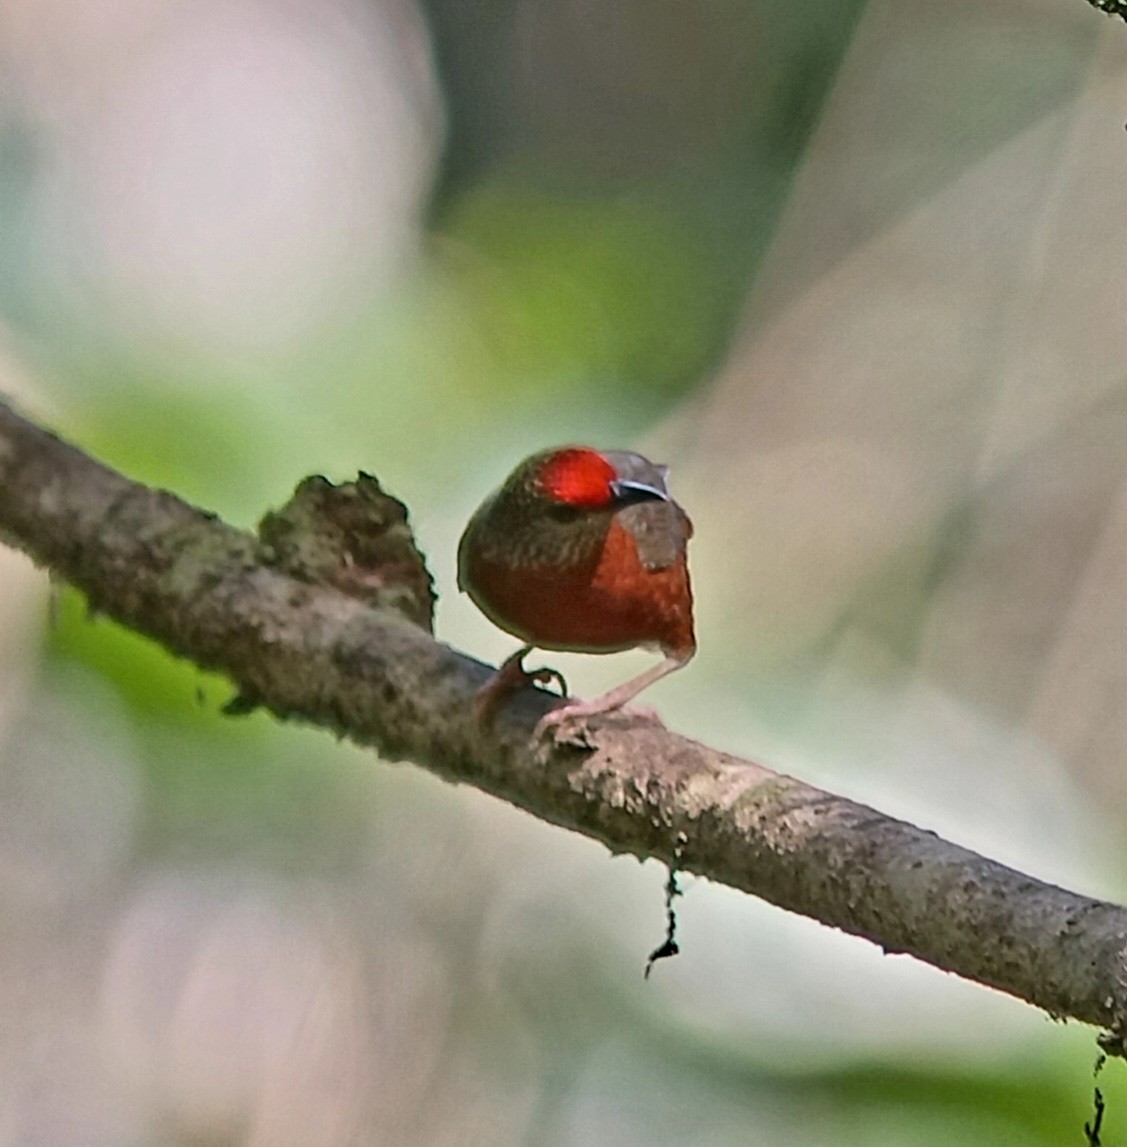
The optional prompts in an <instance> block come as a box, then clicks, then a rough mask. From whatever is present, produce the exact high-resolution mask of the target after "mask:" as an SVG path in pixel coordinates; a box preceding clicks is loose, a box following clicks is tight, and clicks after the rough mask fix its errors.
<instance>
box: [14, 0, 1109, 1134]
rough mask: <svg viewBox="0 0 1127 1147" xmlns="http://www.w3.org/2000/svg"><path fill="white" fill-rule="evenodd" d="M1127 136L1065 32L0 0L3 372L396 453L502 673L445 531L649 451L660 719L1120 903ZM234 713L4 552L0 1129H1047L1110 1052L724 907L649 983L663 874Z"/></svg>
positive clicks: (108, 452)
mask: <svg viewBox="0 0 1127 1147" xmlns="http://www.w3.org/2000/svg"><path fill="white" fill-rule="evenodd" d="M1125 119H1127V26H1124V25H1123V24H1122V23H1121V22H1113V21H1109V20H1107V19H1105V18H1103V17H1101V16H1100V15H1099V14H1098V13H1096V12H1094V11H1093V10H1092V9H1090V8H1089V7H1088V5H1087V4H1085V3H1083V0H986V2H983V0H975V2H973V3H972V2H970V0H946V2H945V3H942V4H935V3H933V2H930V0H894V2H893V0H867V2H864V0H822V2H821V3H819V4H795V3H793V2H792V0H756V2H755V3H732V2H728V0H701V2H700V3H694V4H686V3H681V2H677V0H616V2H615V3H613V4H610V3H604V4H599V3H591V2H587V0H486V2H482V3H467V2H466V0H419V2H418V3H412V2H411V0H269V2H267V0H226V2H224V3H203V4H201V3H198V2H195V3H188V2H187V0H4V3H3V4H0V391H2V392H4V393H6V394H8V395H10V396H14V397H16V398H17V399H18V400H19V401H20V402H21V403H22V405H23V406H24V408H25V409H26V410H28V411H30V412H31V413H33V414H34V415H36V416H38V417H39V418H40V419H41V420H42V421H44V422H47V423H49V424H50V425H52V426H54V427H56V428H58V429H59V430H60V431H62V432H63V433H65V434H67V435H69V436H71V437H73V438H74V439H76V440H77V441H79V442H80V443H82V444H83V445H84V446H85V447H86V448H88V449H89V450H91V451H92V452H94V453H96V454H97V455H99V456H100V457H102V458H104V459H105V460H106V461H107V462H109V463H111V464H113V465H116V466H118V467H120V468H121V469H123V470H125V471H126V472H127V473H129V474H130V475H132V476H133V477H135V478H138V479H140V480H143V481H145V482H149V483H155V484H159V485H163V486H166V487H168V488H171V489H173V490H175V491H176V492H178V493H180V494H181V495H183V496H185V497H187V498H189V499H191V500H193V501H196V502H198V503H200V504H201V505H204V506H207V507H209V508H211V509H214V510H216V511H218V512H220V513H221V514H223V515H224V516H225V517H227V518H228V519H230V520H232V521H233V522H236V523H238V524H240V525H243V526H250V525H252V524H253V523H254V522H255V521H256V520H257V518H258V517H259V516H260V515H261V514H262V513H263V512H264V511H265V510H266V509H267V508H268V507H271V506H276V505H278V504H280V503H281V502H283V501H284V500H285V499H286V497H287V496H288V494H289V492H290V491H291V489H292V487H293V486H294V485H295V484H296V482H297V481H298V480H299V479H300V478H301V477H303V476H304V475H306V474H309V473H311V472H318V471H320V472H324V473H326V474H328V475H329V476H331V477H333V478H335V479H346V478H349V477H351V476H353V475H354V473H355V471H356V470H357V469H358V468H364V469H367V470H370V471H373V472H374V473H376V474H377V475H378V476H379V477H380V479H381V480H382V481H383V482H385V483H386V484H387V486H388V487H389V488H390V489H391V490H392V491H393V492H395V493H396V494H397V495H399V496H400V497H401V498H403V499H404V500H405V501H406V502H407V503H408V504H409V505H410V506H411V509H412V514H413V521H414V524H415V527H416V530H417V533H418V537H419V540H420V544H421V546H422V548H423V550H424V552H425V553H426V554H427V555H428V558H429V560H430V563H431V567H432V569H433V570H434V572H435V574H436V576H437V579H438V588H439V590H440V592H441V593H442V600H441V601H440V604H439V614H438V632H439V635H440V637H441V638H443V639H444V640H446V641H449V642H451V643H452V644H454V645H456V646H459V647H461V648H464V649H466V650H468V651H471V652H472V653H474V654H475V655H477V656H479V657H482V658H486V659H493V660H496V659H499V658H501V657H503V656H505V655H506V654H507V653H508V652H510V651H511V650H512V648H513V642H512V641H511V640H510V639H509V638H507V637H505V635H503V634H500V633H498V632H497V631H495V630H493V629H492V628H491V627H490V626H489V625H488V623H487V622H486V621H485V620H484V619H483V618H481V617H480V616H479V615H478V614H477V613H476V612H475V611H474V609H473V608H472V606H470V605H469V604H468V603H467V602H466V601H465V600H464V599H462V598H460V597H459V595H458V593H457V591H456V588H455V585H454V577H453V568H454V567H453V554H454V549H455V545H456V541H457V537H458V534H459V532H460V529H461V527H462V525H463V523H464V521H465V520H466V518H467V517H468V515H469V513H470V512H471V510H472V508H473V507H474V506H475V505H476V504H477V502H478V501H479V500H480V499H481V498H482V496H483V495H484V494H485V493H486V492H487V491H488V490H489V489H490V488H492V487H493V486H494V485H495V484H496V483H497V482H498V481H499V480H500V479H501V478H502V477H503V476H504V474H505V473H507V472H508V470H509V469H510V468H511V467H512V465H513V464H514V463H515V462H516V461H517V460H518V459H520V458H521V457H523V456H524V455H525V454H527V453H529V452H530V451H532V450H533V449H536V448H539V447H541V446H543V445H546V444H551V443H559V442H566V441H582V442H591V443H593V444H596V445H604V446H625V447H633V448H636V449H641V450H643V451H645V452H647V453H649V454H650V455H651V456H653V457H655V458H656V459H658V460H661V461H667V462H669V463H671V464H672V466H673V482H674V489H675V491H676V493H677V495H678V497H679V498H680V500H681V501H682V502H683V503H684V504H685V505H686V506H687V507H688V508H689V510H690V512H691V513H692V515H693V517H694V519H695V521H696V528H697V534H696V539H695V540H694V543H693V548H692V562H693V571H694V577H695V582H696V587H697V595H698V599H699V614H698V630H699V634H700V641H701V651H700V653H699V655H698V657H697V659H696V661H695V662H694V663H693V665H692V666H691V668H690V669H688V670H686V671H685V672H684V673H678V674H676V675H674V676H673V677H672V678H670V679H669V680H668V681H666V682H663V683H662V684H661V685H660V686H659V687H658V688H656V689H655V690H654V691H653V695H652V697H650V698H648V700H650V701H652V703H654V704H655V705H657V706H658V707H659V708H660V709H661V710H662V712H663V714H664V716H665V718H666V720H667V721H668V723H669V724H670V725H671V726H672V727H674V728H676V729H678V730H680V731H683V732H685V733H687V734H689V735H692V736H697V737H700V738H703V739H706V740H708V741H709V742H710V743H713V744H715V745H717V746H719V747H722V748H725V749H728V750H731V751H734V752H737V753H741V754H744V755H749V756H753V757H755V758H757V759H761V760H764V761H765V762H767V763H769V764H772V765H774V766H775V767H777V768H780V769H782V770H783V771H786V772H790V773H794V774H797V775H799V776H801V777H803V778H804V779H806V780H808V781H811V782H813V783H815V784H819V785H823V786H826V787H830V788H832V789H834V790H835V791H838V792H841V793H844V794H847V795H849V796H852V797H855V798H857V799H860V800H862V801H865V802H866V803H870V804H873V805H876V806H877V807H879V808H881V809H882V810H884V811H886V812H888V813H891V814H894V815H898V816H902V817H905V818H907V819H910V820H913V821H915V822H917V823H920V824H922V825H924V826H926V827H928V828H932V829H935V830H936V831H939V832H941V833H943V834H945V835H947V836H949V837H950V838H952V839H954V840H956V841H958V842H959V843H961V844H964V845H967V846H969V847H972V848H975V849H978V850H980V851H983V852H985V853H987V854H989V855H991V856H993V857H995V858H997V859H999V860H1002V861H1004V862H1007V863H1010V864H1013V865H1015V866H1018V867H1020V868H1023V869H1025V870H1027V871H1029V872H1031V873H1033V874H1035V875H1036V876H1038V877H1041V878H1043V879H1047V880H1050V881H1053V882H1055V883H1060V884H1064V885H1067V886H1070V887H1073V888H1075V889H1077V890H1078V891H1082V892H1086V893H1090V894H1095V895H1103V896H1108V897H1112V898H1117V899H1120V900H1123V899H1124V898H1127V864H1125V860H1127V768H1124V765H1123V761H1124V757H1125V750H1127V595H1125V594H1124V593H1123V569H1124V566H1125V563H1127V482H1125V479H1127V451H1125V450H1124V445H1123V444H1124V441H1125V440H1127V389H1125V387H1124V378H1125V367H1124V363H1127V316H1125V312H1124V306H1123V299H1124V292H1123V287H1122V276H1123V268H1124V267H1125V266H1127V222H1125V221H1127V134H1125V132H1124V121H1125ZM553 661H554V662H555V663H557V664H559V665H560V667H561V668H562V669H564V670H565V671H566V672H567V673H568V676H569V680H571V682H572V684H573V687H574V688H575V689H576V690H577V691H578V692H580V693H587V694H590V693H594V692H596V691H598V690H599V689H600V688H602V687H604V686H605V685H606V684H608V683H610V682H611V681H615V680H622V679H623V678H624V677H625V676H627V675H628V674H629V673H631V672H634V671H636V670H637V668H638V667H639V666H640V665H642V664H645V663H646V655H644V654H637V655H635V654H627V655H621V656H619V657H615V658H606V659H598V658H562V657H561V658H559V659H558V660H557V659H553ZM230 692H231V691H230V689H229V687H228V686H227V685H226V684H225V683H224V682H223V681H221V680H218V679H214V678H210V677H206V676H204V675H202V674H199V673H197V672H196V671H195V670H194V669H193V668H191V667H190V666H188V665H185V664H183V663H179V662H175V661H173V660H172V659H171V658H169V657H168V656H166V655H165V654H164V653H162V652H161V651H160V650H158V649H156V648H155V647H153V646H152V645H150V644H148V643H147V642H145V641H142V640H140V639H137V638H134V637H132V636H131V635H129V634H127V633H125V632H123V631H122V630H120V629H118V628H117V627H115V626H114V625H113V624H110V623H108V622H105V621H100V620H98V621H96V620H92V619H91V618H89V617H88V616H87V614H86V612H85V609H84V605H83V602H82V601H81V599H80V598H79V597H78V596H77V595H75V594H74V593H72V592H71V591H68V590H65V589H63V590H60V591H57V592H56V591H53V590H52V588H51V586H50V585H49V583H48V581H47V579H46V577H45V576H44V575H43V574H41V573H38V572H36V571H35V570H33V569H32V568H31V566H30V565H29V563H27V562H26V561H25V560H24V559H22V558H21V557H19V556H18V555H15V554H14V553H12V552H9V551H4V550H0V1145H4V1147H7V1145H20V1147H23V1145H44V1147H70V1145H75V1147H78V1145H81V1147H101V1145H106V1147H111V1145H112V1147H131V1145H136V1147H145V1145H161V1144H188V1145H197V1144H198V1145H204V1144H206V1145H209V1147H220V1145H227V1144H231V1145H242V1144H247V1145H252V1147H288V1145H291V1144H292V1145H294V1147H337V1145H352V1144H357V1145H363V1144H376V1145H382V1144H397V1145H398V1144H403V1145H405V1147H413V1145H416V1144H417V1145H427V1147H429V1145H438V1147H461V1145H477V1144H482V1145H485V1144H489V1145H508V1144H514V1145H518V1144H519V1145H529V1147H569V1145H573V1144H577V1145H590V1144H599V1145H601V1144H612V1145H619V1144H623V1145H630V1144H646V1145H655V1144H657V1145H661V1144H669V1145H673V1144H676V1145H678V1147H682V1145H685V1144H693V1145H701V1147H726V1145H729V1144H741V1145H742V1144H776V1143H801V1144H814V1145H822V1144H826V1145H830V1144H841V1143H866V1144H896V1145H897V1147H903V1145H916V1144H919V1145H930V1144H944V1145H946V1144H950V1143H952V1142H968V1143H969V1142H973V1143H975V1144H991V1145H992V1144H1000V1145H1008V1144H1022V1145H1023V1147H1028V1145H1030V1144H1038V1143H1045V1144H1049V1143H1052V1144H1059V1143H1062V1142H1080V1141H1081V1140H1082V1135H1083V1131H1082V1124H1083V1122H1084V1120H1085V1118H1088V1117H1089V1116H1090V1111H1091V1088H1092V1078H1091V1072H1092V1064H1093V1061H1094V1059H1095V1054H1096V1049H1095V1043H1094V1034H1095V1033H1094V1032H1093V1031H1091V1030H1088V1029H1083V1028H1081V1027H1079V1026H1077V1025H1070V1026H1067V1027H1066V1026H1062V1025H1060V1024H1054V1023H1052V1022H1051V1021H1050V1020H1049V1019H1048V1018H1046V1017H1045V1016H1043V1015H1041V1014H1039V1013H1037V1012H1035V1011H1033V1010H1032V1009H1030V1008H1028V1007H1026V1006H1025V1005H1022V1004H1019V1003H1017V1002H1015V1001H1012V1000H1010V999H1008V998H1005V997H1002V996H1000V995H998V994H996V993H992V992H990V991H987V990H986V989H983V988H979V987H975V986H972V985H969V984H965V983H962V982H959V981H956V980H955V979H953V978H952V977H949V976H944V975H942V974H941V973H939V972H936V971H934V970H932V969H929V968H926V967H924V966H922V965H919V964H916V963H913V962H912V961H910V960H908V959H906V958H903V957H885V956H883V955H882V954H881V952H880V951H879V949H877V948H876V947H873V946H871V945H868V944H865V943H863V942H861V941H859V940H854V939H851V938H848V937H844V936H842V935H839V934H837V933H833V932H830V931H828V930H827V929H824V928H822V927H820V926H818V925H815V924H813V923H811V922H809V921H806V920H803V919H800V918H797V917H794V916H790V915H787V914H785V913H783V912H781V911H779V910H777V909H774V908H772V907H770V906H768V905H765V904H762V903H759V902H757V901H753V900H751V899H750V898H748V897H745V896H741V895H737V894H735V893H732V892H730V891H728V890H725V889H722V888H717V887H712V886H710V885H708V884H707V883H705V882H703V881H692V880H686V881H685V892H686V894H685V896H684V898H683V899H682V900H681V901H679V907H680V941H681V944H682V949H683V954H682V955H681V956H680V957H679V958H678V959H676V960H671V961H668V962H665V963H662V964H659V965H658V966H657V968H656V969H655V971H654V974H653V976H652V978H651V979H650V980H649V982H648V983H643V981H642V976H641V972H642V967H643V964H644V961H645V957H646V955H647V953H648V952H649V951H650V950H651V949H652V948H654V947H655V946H656V945H657V944H658V943H659V942H660V940H661V938H662V934H663V930H664V913H663V904H662V886H663V883H664V880H665V872H664V870H662V869H661V868H660V867H659V866H657V865H655V864H645V865H639V864H638V863H637V862H636V861H634V860H632V859H630V858H615V859H612V858H610V857H609V855H608V854H607V853H606V851H605V850H604V849H603V848H601V847H600V846H597V845H595V844H593V843H591V842H590V841H586V840H584V839H580V838H578V837H574V836H571V835H569V834H567V833H564V832H562V831H561V830H559V829H556V828H552V827H549V826H547V825H544V824H541V823H539V822H537V821H535V820H533V819H532V818H530V817H528V816H526V815H524V814H522V813H519V812H517V811H515V810H513V809H511V808H509V807H508V806H505V805H503V804H501V803H499V802H497V801H494V800H491V799H488V798H486V797H483V796H482V795H480V794H478V793H476V792H473V791H471V790H468V789H463V788H454V787H451V786H448V785H445V784H443V783H441V782H439V781H437V780H436V779H434V778H432V777H430V776H429V775H427V774H425V773H423V772H422V771H421V770H418V769H416V768H413V767H410V766H388V765H385V764H382V763H381V762H380V761H379V760H378V759H376V758H375V757H374V756H373V755H372V754H371V753H368V752H361V751H359V750H356V749H353V748H350V747H348V746H342V745H338V744H336V743H335V742H334V741H333V740H332V739H331V738H330V737H327V736H325V735H323V734H319V733H315V732H310V731H306V730H300V729H296V728H282V727H279V726H276V725H274V724H272V723H271V722H270V721H269V720H268V719H265V718H262V717H254V718H250V719H245V720H241V721H234V720H231V719H226V718H223V717H221V716H220V715H219V713H218V709H219V706H220V705H221V704H222V703H223V702H224V701H225V700H226V699H227V698H228V697H229V696H230ZM1101 1082H1102V1085H1103V1087H1104V1089H1105V1093H1106V1094H1107V1097H1108V1101H1109V1112H1108V1120H1107V1123H1106V1124H1105V1133H1106V1135H1105V1141H1106V1142H1109V1143H1115V1142H1124V1143H1127V1085H1125V1079H1124V1069H1123V1067H1122V1065H1120V1064H1112V1065H1110V1066H1109V1068H1108V1069H1107V1071H1106V1074H1105V1075H1104V1076H1103V1077H1102V1081H1101ZM1116 1136H1118V1137H1119V1138H1116Z"/></svg>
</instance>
